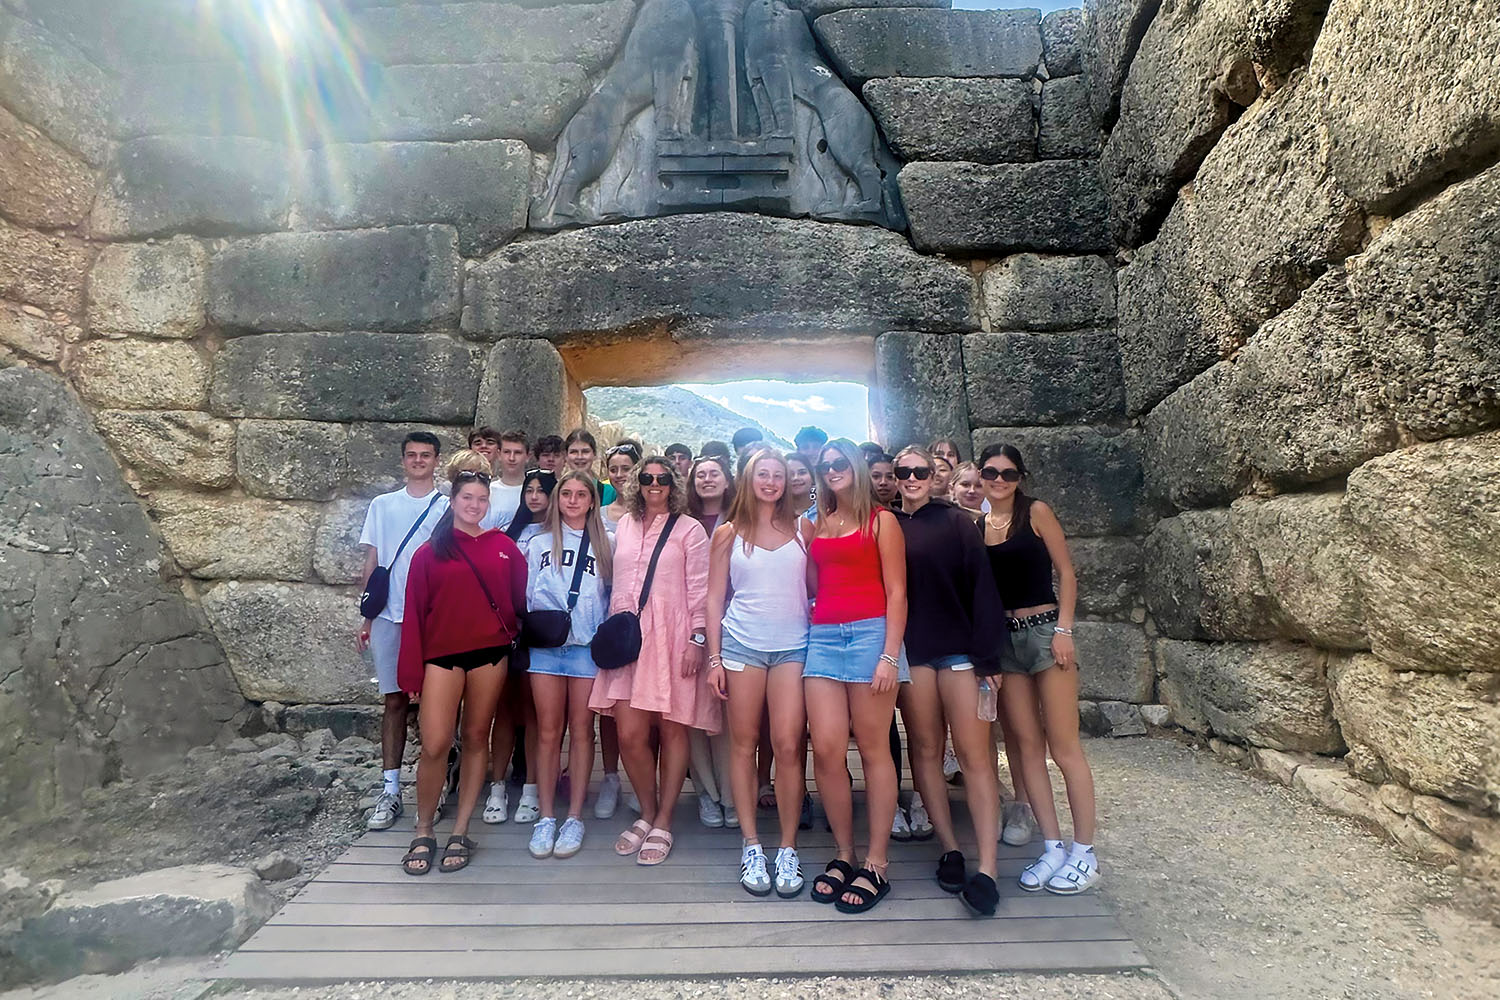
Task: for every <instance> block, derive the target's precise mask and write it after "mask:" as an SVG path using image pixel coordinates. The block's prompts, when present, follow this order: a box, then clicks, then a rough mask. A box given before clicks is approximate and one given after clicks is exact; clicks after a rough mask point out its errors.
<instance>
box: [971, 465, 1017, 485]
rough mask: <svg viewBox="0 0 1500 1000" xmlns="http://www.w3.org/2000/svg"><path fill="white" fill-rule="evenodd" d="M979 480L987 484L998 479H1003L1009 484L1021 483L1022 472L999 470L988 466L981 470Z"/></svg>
mask: <svg viewBox="0 0 1500 1000" xmlns="http://www.w3.org/2000/svg"><path fill="white" fill-rule="evenodd" d="M979 478H980V479H983V480H984V481H985V482H987V483H993V482H994V481H995V480H997V479H1003V480H1005V481H1006V482H1007V483H1019V482H1020V481H1021V471H1020V470H1019V469H997V468H995V467H994V466H993V465H986V466H985V467H984V468H982V469H980V470H979Z"/></svg>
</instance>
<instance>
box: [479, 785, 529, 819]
mask: <svg viewBox="0 0 1500 1000" xmlns="http://www.w3.org/2000/svg"><path fill="white" fill-rule="evenodd" d="M509 815H510V797H509V794H508V793H507V792H506V790H505V782H503V781H492V782H490V796H489V798H487V799H485V800H484V812H482V813H480V814H479V818H480V819H482V820H484V821H485V822H486V823H489V824H490V825H492V826H493V825H494V824H496V823H504V822H505V820H506V818H507V817H508V816H509ZM516 818H517V819H518V820H519V819H520V817H519V816H518V817H516Z"/></svg>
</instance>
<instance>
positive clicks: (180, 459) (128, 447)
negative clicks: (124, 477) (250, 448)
mask: <svg viewBox="0 0 1500 1000" xmlns="http://www.w3.org/2000/svg"><path fill="white" fill-rule="evenodd" d="M94 421H95V423H97V424H98V426H99V432H100V433H101V434H103V435H104V437H105V439H106V440H107V441H109V443H110V446H111V447H113V448H114V449H115V452H116V453H117V454H118V455H119V456H120V459H121V460H122V461H123V462H124V463H125V464H126V465H128V466H129V467H130V469H131V471H133V472H134V473H135V475H136V476H137V477H138V479H139V480H140V482H141V483H143V484H144V485H147V486H152V485H156V484H167V485H173V486H208V487H212V488H215V489H218V488H220V487H224V486H228V485H229V484H230V482H232V481H233V479H234V424H232V423H230V422H229V421H227V420H216V419H214V418H213V417H211V416H209V415H208V414H206V413H200V412H198V411H196V410H140V411H130V410H100V411H99V412H98V413H96V414H94Z"/></svg>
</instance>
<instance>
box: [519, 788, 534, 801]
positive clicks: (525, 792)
mask: <svg viewBox="0 0 1500 1000" xmlns="http://www.w3.org/2000/svg"><path fill="white" fill-rule="evenodd" d="M521 798H523V799H534V798H536V786H535V785H522V786H521Z"/></svg>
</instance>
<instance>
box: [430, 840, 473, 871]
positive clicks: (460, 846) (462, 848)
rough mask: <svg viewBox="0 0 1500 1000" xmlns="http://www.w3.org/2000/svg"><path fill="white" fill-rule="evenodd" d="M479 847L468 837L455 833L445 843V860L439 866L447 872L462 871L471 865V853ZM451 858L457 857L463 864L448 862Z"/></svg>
mask: <svg viewBox="0 0 1500 1000" xmlns="http://www.w3.org/2000/svg"><path fill="white" fill-rule="evenodd" d="M434 846H435V845H434ZM478 848H479V845H478V844H476V843H475V842H474V841H472V840H470V839H469V838H468V837H466V836H464V835H463V834H458V833H455V834H454V835H453V836H451V837H449V838H448V843H446V844H444V845H443V860H442V862H440V863H439V864H438V867H439V868H441V869H442V870H443V871H445V872H461V871H463V870H464V869H465V868H467V867H469V855H470V854H472V853H473V852H474V851H476V850H478ZM449 858H457V859H458V860H459V861H461V862H462V864H457V865H450V864H447V861H448V859H449Z"/></svg>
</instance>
